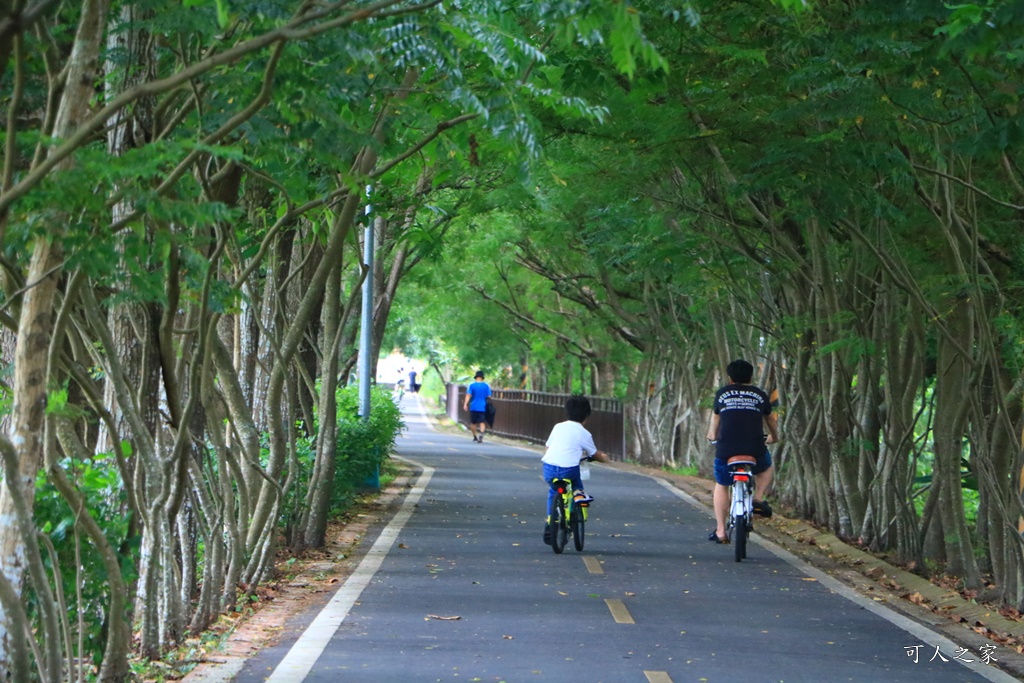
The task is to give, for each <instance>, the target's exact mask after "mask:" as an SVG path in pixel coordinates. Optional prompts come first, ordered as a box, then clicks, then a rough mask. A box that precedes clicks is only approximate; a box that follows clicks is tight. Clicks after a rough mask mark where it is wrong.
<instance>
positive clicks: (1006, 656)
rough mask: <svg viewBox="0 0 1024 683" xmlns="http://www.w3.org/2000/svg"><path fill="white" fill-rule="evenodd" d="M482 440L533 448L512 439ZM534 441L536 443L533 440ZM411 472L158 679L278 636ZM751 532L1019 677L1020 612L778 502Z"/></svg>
mask: <svg viewBox="0 0 1024 683" xmlns="http://www.w3.org/2000/svg"><path fill="white" fill-rule="evenodd" d="M437 427H438V428H439V429H441V430H443V431H452V432H461V431H464V430H463V428H461V427H459V426H457V425H452V424H450V423H449V424H447V425H445V424H441V425H437ZM490 440H491V441H492V442H494V441H497V442H504V443H507V444H509V445H516V446H520V447H525V448H534V447H532V446H530V445H528V444H523V443H522V442H519V441H511V440H504V439H500V438H492V439H490ZM536 450H537V451H538V454H539V453H540V452H541V449H540V448H536ZM608 466H610V467H615V468H616V469H621V470H625V471H633V472H637V473H641V474H645V475H649V476H656V477H660V478H662V479H666V480H669V481H671V482H672V483H673V484H674V485H676V486H677V487H678V488H680V489H682V490H683V491H685V492H687V493H688V494H690V495H691V496H692V497H693V498H695V499H696V500H697V501H699V502H701V503H703V504H705V505H706V506H707V507H708V509H709V510H710V507H711V489H712V482H711V481H709V480H705V479H700V478H695V477H685V476H680V475H674V474H669V473H666V472H664V471H661V470H657V469H652V468H647V467H642V466H639V465H633V464H627V463H612V464H610V465H608ZM414 475H415V473H414V472H407V473H405V474H404V475H403V476H400V477H398V478H397V479H396V480H395V481H394V482H393V483H392V484H391V485H389V486H388V487H387V488H386V489H385V490H384V491H382V492H381V494H380V495H379V496H374V497H369V498H367V499H366V500H364V501H362V502H361V503H360V504H359V505H358V506H356V508H355V509H353V510H352V511H350V512H349V513H348V514H347V515H346V516H345V518H344V519H341V520H337V521H335V522H334V523H332V525H331V526H330V528H329V530H328V538H329V539H330V540H329V544H328V546H327V547H326V548H324V549H322V550H318V551H315V552H311V553H308V554H307V555H306V556H305V557H302V558H290V557H282V558H281V561H280V563H279V565H278V567H279V577H278V578H277V579H276V580H275V581H274V582H272V583H271V584H269V585H267V586H265V587H264V588H262V589H261V591H260V593H259V600H258V601H255V602H253V604H252V608H251V609H248V610H247V611H246V612H244V613H243V614H241V615H230V617H228V616H226V617H225V618H223V619H222V620H221V622H219V623H218V625H217V626H216V627H215V629H214V631H215V632H217V631H219V632H221V633H223V634H224V636H223V638H221V639H220V642H219V643H214V644H210V645H204V644H203V642H204V640H200V639H197V640H196V641H195V642H194V643H191V644H190V646H189V647H187V648H185V649H184V650H183V652H186V653H187V654H185V655H182V660H181V661H178V662H165V663H166V664H167V666H168V672H169V675H168V676H167V677H166V679H167V680H171V679H172V678H178V677H180V675H178V676H176V675H174V674H173V673H171V672H173V671H174V670H177V669H180V668H184V667H186V666H191V665H192V664H195V668H194V669H192V671H191V672H190V673H189V674H187V675H185V676H184V678H183V679H182V680H184V681H185V682H186V683H219V682H221V681H228V680H231V676H233V675H234V672H236V671H238V670H239V669H240V668H241V666H242V664H243V663H244V662H245V660H246V659H247V658H249V657H250V656H252V655H253V654H254V653H256V652H257V651H258V650H260V649H261V648H264V647H267V646H269V645H272V644H273V643H275V642H276V641H277V639H278V638H279V637H280V634H281V633H282V632H283V631H284V629H285V625H286V624H287V623H288V621H289V619H291V618H292V617H293V616H295V615H298V614H301V613H303V612H305V611H306V610H308V609H311V608H316V607H319V606H322V605H324V604H326V602H327V601H328V600H329V599H330V596H331V595H332V594H333V593H334V591H335V590H336V589H337V588H338V586H339V585H340V584H342V583H343V582H344V581H345V580H346V578H347V577H348V576H349V575H350V574H351V572H352V571H353V570H354V569H355V568H356V567H357V566H358V564H359V562H360V561H361V559H362V556H363V554H364V553H365V552H366V550H368V547H364V545H363V544H362V540H363V538H364V537H365V536H366V534H367V532H368V531H369V530H370V529H372V528H374V527H375V526H378V525H381V524H383V523H385V522H386V520H387V519H389V518H390V517H391V515H392V514H394V512H395V511H396V510H397V508H398V506H399V505H400V504H401V500H402V497H403V496H404V495H405V493H406V492H407V491H408V490H409V488H410V485H411V484H410V482H411V479H412V476H414ZM757 533H758V534H760V535H761V536H763V537H765V538H767V539H768V540H770V541H772V542H773V543H775V544H777V545H779V546H781V547H782V548H784V549H785V550H788V551H789V552H791V553H793V554H794V555H796V556H797V557H799V558H800V559H802V560H803V561H805V562H807V563H808V564H810V565H812V566H813V567H816V568H818V569H819V570H821V571H824V572H825V573H827V574H829V575H830V576H832V577H834V578H835V579H837V580H839V581H841V582H842V583H844V584H846V585H847V586H850V587H851V588H853V589H855V590H856V591H858V592H859V593H861V594H862V595H864V596H866V597H868V598H870V599H872V600H874V601H877V602H880V603H884V604H885V605H886V606H888V607H890V608H892V609H894V610H896V611H897V612H900V613H901V614H903V615H905V616H907V617H909V618H911V619H913V620H915V621H917V622H920V623H923V624H926V625H927V626H929V627H930V628H932V629H933V630H935V631H938V632H939V633H941V634H942V635H944V636H946V637H947V638H949V639H950V640H953V641H954V642H956V643H958V644H961V645H962V646H963V647H967V648H968V649H969V650H970V651H971V652H973V653H978V652H980V651H981V650H980V648H981V647H983V646H985V645H995V646H996V649H995V650H994V651H993V656H994V658H995V659H996V660H997V661H998V663H999V664H998V666H1000V668H1002V669H1003V670H1004V671H1006V672H1007V673H1009V674H1011V675H1013V676H1016V677H1018V678H1021V679H1022V680H1024V621H1022V620H1021V616H1020V614H1019V613H1016V612H1014V611H1008V610H1003V611H1000V610H999V609H998V608H997V607H996V606H993V605H986V604H984V603H978V602H976V601H974V600H970V599H968V598H967V597H965V596H964V595H962V594H961V593H960V592H958V591H957V590H954V589H953V588H952V587H950V586H944V585H942V583H941V582H932V581H928V580H926V579H924V578H922V577H920V576H918V575H916V574H913V573H911V572H909V571H906V570H904V569H901V568H899V567H895V566H893V565H891V564H889V563H887V562H885V561H884V560H883V559H881V558H879V557H876V556H874V555H872V554H870V553H867V552H865V551H864V550H862V549H860V548H857V547H855V546H852V545H849V544H847V543H844V542H842V541H841V540H840V539H838V538H837V537H835V536H833V535H832V534H829V533H827V532H824V531H822V530H820V529H816V528H815V527H813V526H811V525H809V524H807V523H805V522H802V521H800V520H797V519H792V518H788V517H786V516H785V515H784V514H780V513H779V512H778V511H776V514H775V515H774V517H773V518H772V519H770V520H762V521H759V522H758V527H757ZM368 545H369V544H366V546H368ZM205 641H206V642H209V641H210V639H209V638H207V639H205Z"/></svg>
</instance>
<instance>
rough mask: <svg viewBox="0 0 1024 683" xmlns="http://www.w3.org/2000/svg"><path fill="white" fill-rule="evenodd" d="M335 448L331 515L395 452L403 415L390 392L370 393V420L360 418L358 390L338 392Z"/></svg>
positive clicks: (378, 389) (374, 391)
mask: <svg viewBox="0 0 1024 683" xmlns="http://www.w3.org/2000/svg"><path fill="white" fill-rule="evenodd" d="M337 396H338V412H337V419H338V447H337V451H336V461H335V470H334V487H333V490H334V494H333V496H332V499H331V509H332V512H336V511H337V510H339V509H341V508H342V507H343V506H344V505H345V504H346V502H347V500H348V498H349V497H350V496H351V494H352V492H353V491H355V490H358V489H359V488H362V487H364V486H365V485H366V484H367V482H368V480H370V479H371V478H373V477H374V476H375V475H376V474H377V473H378V472H379V469H380V466H381V463H383V462H384V460H386V459H387V458H388V457H390V455H391V454H392V453H393V452H394V449H395V441H396V440H397V439H398V435H399V434H401V432H402V430H403V429H405V423H404V422H403V421H402V413H401V411H400V410H399V409H398V406H397V405H396V404H395V402H394V401H393V400H392V398H391V392H390V391H388V390H386V389H383V388H380V387H376V386H375V387H373V388H372V389H371V390H370V419H369V420H363V419H362V418H361V417H360V416H359V388H358V387H356V386H348V387H343V388H341V389H339V390H338V395H337Z"/></svg>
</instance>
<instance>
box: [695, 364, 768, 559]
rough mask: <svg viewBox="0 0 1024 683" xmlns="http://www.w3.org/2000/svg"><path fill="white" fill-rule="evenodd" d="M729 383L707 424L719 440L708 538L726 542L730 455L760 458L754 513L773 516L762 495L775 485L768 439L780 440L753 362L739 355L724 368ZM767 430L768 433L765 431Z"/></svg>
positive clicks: (717, 398)
mask: <svg viewBox="0 0 1024 683" xmlns="http://www.w3.org/2000/svg"><path fill="white" fill-rule="evenodd" d="M725 372H726V374H727V375H728V376H729V382H730V383H729V384H727V385H726V386H724V387H722V388H721V389H719V390H718V392H717V393H716V394H715V402H714V414H713V415H712V416H711V425H710V426H709V427H708V434H707V438H708V441H711V442H713V443H715V492H714V498H713V500H714V508H715V525H716V526H715V530H714V531H712V532H711V533H710V534H708V540H709V541H713V542H715V543H728V542H729V536H728V534H727V532H726V519H727V518H728V516H729V487H730V486H732V475H731V474H730V473H729V465H728V461H729V458H730V457H732V456H734V455H750V456H753V457H754V458H755V459H756V460H757V465H755V466H754V469H753V472H754V514H757V515H761V516H763V517H771V516H772V508H771V506H770V505H768V502H767V501H765V500H764V496H765V494H766V493H767V492H768V489H769V488H771V485H772V476H773V474H774V470H773V468H772V456H771V453H769V452H768V448H767V446H766V444H772V443H775V442H777V441H778V440H779V432H778V418H777V417H776V415H775V413H773V412H772V403H771V400H770V399H769V398H768V395H767V394H766V393H764V391H762V390H761V389H760V388H759V387H756V386H754V385H753V384H751V381H752V380H753V378H754V366H753V365H751V364H750V363H748V362H747V361H745V360H742V359H739V360H734V361H733V362H731V363H729V366H728V367H727V368H726V369H725ZM765 429H767V430H768V436H767V438H765V433H764V430H765Z"/></svg>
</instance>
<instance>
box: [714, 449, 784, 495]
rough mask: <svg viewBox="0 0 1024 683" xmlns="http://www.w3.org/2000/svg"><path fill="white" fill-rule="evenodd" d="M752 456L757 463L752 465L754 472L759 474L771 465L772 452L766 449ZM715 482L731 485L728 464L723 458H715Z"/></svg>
mask: <svg viewBox="0 0 1024 683" xmlns="http://www.w3.org/2000/svg"><path fill="white" fill-rule="evenodd" d="M754 458H755V459H756V460H757V464H756V465H754V474H761V473H762V472H764V471H765V470H766V469H768V468H769V467H771V466H772V454H771V453H769V452H768V449H767V448H766V449H764V453H762V454H761V455H760V456H757V455H755V456H754ZM715 482H717V483H719V484H721V485H722V486H732V474H731V473H730V472H729V465H728V463H726V461H725V460H721V459H719V458H715Z"/></svg>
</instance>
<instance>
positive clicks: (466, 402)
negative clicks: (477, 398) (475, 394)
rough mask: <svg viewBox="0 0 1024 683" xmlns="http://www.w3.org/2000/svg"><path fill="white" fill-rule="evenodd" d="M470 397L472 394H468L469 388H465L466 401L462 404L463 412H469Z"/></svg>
mask: <svg viewBox="0 0 1024 683" xmlns="http://www.w3.org/2000/svg"><path fill="white" fill-rule="evenodd" d="M471 395H472V392H470V390H469V388H468V387H467V388H466V400H465V401H463V402H462V409H463V410H469V397H470V396H471Z"/></svg>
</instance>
